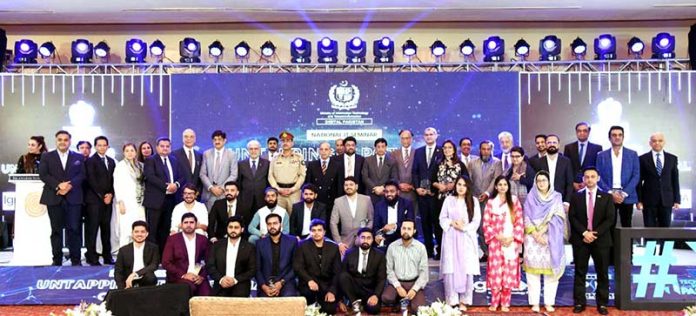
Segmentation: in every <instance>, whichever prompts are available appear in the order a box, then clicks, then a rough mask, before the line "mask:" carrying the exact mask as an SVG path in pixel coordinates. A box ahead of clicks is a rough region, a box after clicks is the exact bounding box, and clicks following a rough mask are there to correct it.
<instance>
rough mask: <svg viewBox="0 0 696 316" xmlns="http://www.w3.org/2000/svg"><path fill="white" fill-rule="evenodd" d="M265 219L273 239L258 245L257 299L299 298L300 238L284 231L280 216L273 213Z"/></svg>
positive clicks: (269, 238) (270, 238)
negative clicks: (296, 260)
mask: <svg viewBox="0 0 696 316" xmlns="http://www.w3.org/2000/svg"><path fill="white" fill-rule="evenodd" d="M264 220H265V222H266V227H268V235H269V237H268V238H262V239H260V240H259V241H258V243H256V283H257V288H258V290H257V296H258V297H288V296H298V295H299V292H298V291H297V285H296V283H295V271H294V270H293V267H292V261H293V259H294V256H295V248H297V239H295V237H292V236H290V235H286V234H283V233H282V232H281V230H280V229H281V221H282V218H281V217H280V215H278V214H269V215H268V216H266V218H265V219H264Z"/></svg>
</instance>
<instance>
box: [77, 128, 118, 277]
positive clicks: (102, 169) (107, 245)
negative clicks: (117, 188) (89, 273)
mask: <svg viewBox="0 0 696 316" xmlns="http://www.w3.org/2000/svg"><path fill="white" fill-rule="evenodd" d="M94 148H96V150H97V152H96V153H95V154H94V155H92V157H90V158H89V159H87V162H85V167H86V169H87V184H88V185H87V191H86V192H85V203H86V204H87V213H86V214H85V246H86V248H87V252H86V253H85V259H86V261H87V263H88V264H90V265H93V266H98V265H100V264H99V255H98V254H97V247H96V245H97V229H98V230H99V232H100V233H101V244H102V253H101V255H102V257H103V258H104V264H114V259H113V258H112V257H111V209H112V208H111V202H112V201H113V199H114V169H115V168H116V162H115V161H114V160H113V159H112V158H111V157H108V156H106V151H107V150H108V149H109V139H107V138H106V137H105V136H98V137H97V138H95V139H94Z"/></svg>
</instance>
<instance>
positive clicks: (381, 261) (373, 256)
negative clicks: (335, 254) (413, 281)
mask: <svg viewBox="0 0 696 316" xmlns="http://www.w3.org/2000/svg"><path fill="white" fill-rule="evenodd" d="M360 251H361V250H360V248H357V247H352V248H350V249H348V251H347V252H346V255H345V256H344V257H343V263H342V264H341V271H342V272H347V273H348V274H349V275H350V276H351V277H353V278H354V279H357V280H360V281H362V283H363V284H364V285H366V288H370V289H374V290H375V295H377V297H382V291H383V290H384V284H385V282H386V281H387V258H386V256H385V255H384V253H383V252H381V251H379V250H377V249H376V248H374V247H373V248H372V249H370V253H369V254H368V255H367V269H366V270H367V271H366V272H365V273H362V272H361V271H358V265H359V264H360V263H359V262H358V260H359V259H360ZM342 286H348V284H342Z"/></svg>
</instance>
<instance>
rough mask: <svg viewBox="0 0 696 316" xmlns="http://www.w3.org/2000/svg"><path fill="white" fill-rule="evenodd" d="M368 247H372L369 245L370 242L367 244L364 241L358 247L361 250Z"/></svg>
mask: <svg viewBox="0 0 696 316" xmlns="http://www.w3.org/2000/svg"><path fill="white" fill-rule="evenodd" d="M370 247H372V245H370V244H368V243H366V242H364V243H362V244H360V249H362V250H369V249H370Z"/></svg>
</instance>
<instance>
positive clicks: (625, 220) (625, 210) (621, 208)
mask: <svg viewBox="0 0 696 316" xmlns="http://www.w3.org/2000/svg"><path fill="white" fill-rule="evenodd" d="M614 208H615V209H616V211H617V212H618V213H619V216H621V227H631V220H632V219H633V204H626V203H621V204H614ZM617 217H618V216H614V225H613V226H612V228H615V227H616V218H617Z"/></svg>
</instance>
